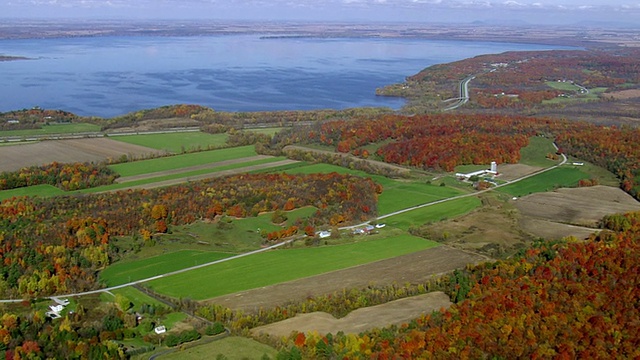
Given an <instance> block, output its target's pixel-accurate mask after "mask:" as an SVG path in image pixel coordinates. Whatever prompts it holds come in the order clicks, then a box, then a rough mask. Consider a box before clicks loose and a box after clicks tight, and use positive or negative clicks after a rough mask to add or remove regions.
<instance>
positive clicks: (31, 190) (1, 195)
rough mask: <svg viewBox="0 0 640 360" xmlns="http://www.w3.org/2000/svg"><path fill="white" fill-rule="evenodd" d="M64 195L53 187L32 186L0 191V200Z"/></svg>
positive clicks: (63, 192) (62, 191)
mask: <svg viewBox="0 0 640 360" xmlns="http://www.w3.org/2000/svg"><path fill="white" fill-rule="evenodd" d="M64 194H66V193H65V191H64V190H61V189H58V188H57V187H55V186H53V185H34V186H28V187H22V188H17V189H11V190H2V191H0V200H4V199H10V198H12V197H14V196H41V197H51V196H57V195H64Z"/></svg>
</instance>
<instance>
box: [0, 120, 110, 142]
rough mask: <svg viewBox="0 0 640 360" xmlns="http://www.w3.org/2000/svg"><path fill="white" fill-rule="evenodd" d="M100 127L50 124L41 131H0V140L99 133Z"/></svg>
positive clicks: (82, 124)
mask: <svg viewBox="0 0 640 360" xmlns="http://www.w3.org/2000/svg"><path fill="white" fill-rule="evenodd" d="M99 131H100V126H99V125H95V124H87V123H61V124H58V123H50V124H49V125H43V126H42V128H41V129H26V130H3V131H0V138H2V137H5V136H7V137H8V136H27V137H28V136H42V135H58V134H76V133H86V132H99Z"/></svg>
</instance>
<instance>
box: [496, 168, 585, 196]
mask: <svg viewBox="0 0 640 360" xmlns="http://www.w3.org/2000/svg"><path fill="white" fill-rule="evenodd" d="M589 178H590V175H589V174H587V173H584V172H582V171H581V170H580V169H579V168H577V167H575V166H571V165H564V166H562V167H559V168H555V169H552V170H549V171H546V172H544V173H542V174H539V175H536V176H532V177H530V178H528V179H524V180H522V181H519V182H517V183H515V184H511V185H507V186H503V187H501V188H500V189H498V191H500V192H504V193H507V194H510V195H512V196H518V197H520V196H525V195H529V194H532V193H536V192H546V191H551V190H554V189H557V188H560V187H574V186H576V185H577V184H578V181H579V180H581V179H589Z"/></svg>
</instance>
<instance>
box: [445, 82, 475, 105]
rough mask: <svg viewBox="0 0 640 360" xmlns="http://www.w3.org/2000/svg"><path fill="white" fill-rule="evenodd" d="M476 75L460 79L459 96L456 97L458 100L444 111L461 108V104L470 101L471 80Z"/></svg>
mask: <svg viewBox="0 0 640 360" xmlns="http://www.w3.org/2000/svg"><path fill="white" fill-rule="evenodd" d="M475 78H476V76H475V75H471V76H467V77H466V78H464V79H463V80H462V81H460V89H459V94H458V95H459V97H458V98H456V99H454V100H457V102H456V103H455V104H453V105H450V106H448V107H446V108H445V109H444V111H450V110H454V109H457V108H459V107H460V106H462V105H464V104H466V103H468V102H469V82H471V80H473V79H475Z"/></svg>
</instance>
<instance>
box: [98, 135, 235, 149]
mask: <svg viewBox="0 0 640 360" xmlns="http://www.w3.org/2000/svg"><path fill="white" fill-rule="evenodd" d="M110 138H111V139H113V140H117V141H122V142H125V143H128V144H135V145H140V146H145V147H149V148H152V149H158V150H163V151H167V152H172V153H182V152H184V151H186V150H194V149H198V148H201V149H206V148H208V147H219V146H224V145H225V143H226V141H227V139H228V138H229V135H227V134H226V133H223V134H208V133H203V132H200V131H189V132H177V133H166V134H138V135H117V136H116V135H110Z"/></svg>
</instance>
